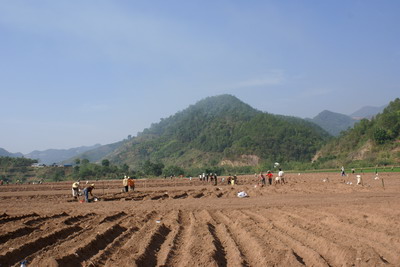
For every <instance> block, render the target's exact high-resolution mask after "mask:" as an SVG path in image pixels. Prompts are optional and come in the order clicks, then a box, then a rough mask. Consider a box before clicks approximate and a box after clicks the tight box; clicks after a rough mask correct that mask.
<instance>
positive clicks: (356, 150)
mask: <svg viewBox="0 0 400 267" xmlns="http://www.w3.org/2000/svg"><path fill="white" fill-rule="evenodd" d="M314 160H315V165H316V166H323V167H337V166H340V165H346V164H351V165H352V166H374V165H391V164H399V163H400V99H399V98H397V99H395V100H394V101H392V102H390V104H389V105H388V106H387V107H386V108H385V109H384V110H383V112H382V113H380V114H378V115H376V116H375V117H374V118H372V119H371V120H368V119H362V120H361V121H360V122H358V123H356V124H355V126H354V128H353V129H350V130H348V131H345V132H343V133H342V134H341V135H340V136H339V137H338V138H335V139H333V140H332V141H331V142H329V143H328V144H327V145H325V146H324V147H323V148H322V149H321V150H319V151H318V153H317V154H316V156H315V157H314Z"/></svg>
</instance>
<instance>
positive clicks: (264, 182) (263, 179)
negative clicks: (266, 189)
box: [260, 172, 266, 186]
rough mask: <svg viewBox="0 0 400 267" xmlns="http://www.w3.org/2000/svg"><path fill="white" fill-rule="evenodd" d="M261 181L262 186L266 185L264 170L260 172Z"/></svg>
mask: <svg viewBox="0 0 400 267" xmlns="http://www.w3.org/2000/svg"><path fill="white" fill-rule="evenodd" d="M260 182H261V186H264V185H266V181H265V176H264V174H263V173H262V172H260Z"/></svg>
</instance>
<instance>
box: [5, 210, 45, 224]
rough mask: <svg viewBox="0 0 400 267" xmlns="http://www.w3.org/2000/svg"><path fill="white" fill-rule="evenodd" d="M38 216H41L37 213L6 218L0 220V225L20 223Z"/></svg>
mask: <svg viewBox="0 0 400 267" xmlns="http://www.w3.org/2000/svg"><path fill="white" fill-rule="evenodd" d="M36 216H39V215H38V214H37V213H30V214H24V215H20V216H12V217H4V218H2V219H0V224H3V223H7V222H14V221H19V220H23V219H25V218H29V217H36Z"/></svg>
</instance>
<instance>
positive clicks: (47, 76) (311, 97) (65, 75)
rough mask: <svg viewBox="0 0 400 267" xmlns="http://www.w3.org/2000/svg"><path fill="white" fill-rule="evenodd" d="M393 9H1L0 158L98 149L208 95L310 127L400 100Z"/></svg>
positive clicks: (141, 5)
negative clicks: (321, 119)
mask: <svg viewBox="0 0 400 267" xmlns="http://www.w3.org/2000/svg"><path fill="white" fill-rule="evenodd" d="M399 13H400V1H396V0H392V1H390V0H384V1H356V0H354V1H351V0H346V1H344V0H343V1H340V0H339V1H278V0H276V1H223V0H216V1H194V0H193V1H190V0H189V1H183V0H182V1H174V0H171V1H101V0H100V1H94V0H93V1H90V0H88V1H78V0H69V1H41V0H38V1H19V0H12V1H11V0H10V1H7V0H4V1H0V99H1V102H0V103H1V105H0V112H1V114H2V115H1V117H0V125H1V130H0V147H2V148H5V149H7V150H8V151H10V152H23V153H28V152H31V151H32V150H35V149H36V150H44V149H48V148H71V147H78V146H81V145H93V144H95V143H101V144H107V143H112V142H116V141H119V140H122V139H124V138H126V136H128V135H129V134H131V135H136V133H137V132H139V131H142V130H143V129H144V128H147V127H149V126H150V125H151V123H155V122H158V121H159V120H160V118H165V117H168V116H170V115H173V114H174V113H176V112H177V111H180V110H183V109H185V108H186V107H187V106H189V105H191V104H194V103H196V102H197V101H199V100H201V99H203V98H205V97H207V96H213V95H219V94H232V95H235V96H237V97H238V98H239V99H241V100H242V101H244V102H246V103H248V104H250V105H251V106H253V107H255V108H257V109H259V110H262V111H267V112H269V113H274V114H284V115H293V116H298V117H303V118H304V117H314V116H316V115H317V114H318V113H319V112H321V111H322V110H325V109H328V110H331V111H334V112H339V113H343V114H350V113H352V112H354V111H356V110H357V109H359V108H361V107H363V106H366V105H370V106H382V105H384V104H387V103H388V102H390V101H391V100H394V99H395V98H396V97H399V92H400V90H399V89H400V75H399V74H400V27H399V25H400V19H399V16H398V14H399Z"/></svg>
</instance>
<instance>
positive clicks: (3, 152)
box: [0, 147, 24, 158]
mask: <svg viewBox="0 0 400 267" xmlns="http://www.w3.org/2000/svg"><path fill="white" fill-rule="evenodd" d="M23 156H24V155H23V154H22V153H11V152H8V151H7V150H5V149H4V148H1V147H0V157H12V158H20V157H23Z"/></svg>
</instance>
